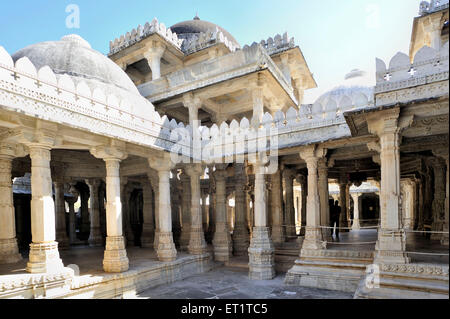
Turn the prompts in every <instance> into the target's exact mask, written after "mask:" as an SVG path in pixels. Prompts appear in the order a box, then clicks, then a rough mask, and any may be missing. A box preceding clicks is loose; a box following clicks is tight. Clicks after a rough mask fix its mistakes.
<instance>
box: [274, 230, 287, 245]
mask: <svg viewBox="0 0 450 319" xmlns="http://www.w3.org/2000/svg"><path fill="white" fill-rule="evenodd" d="M272 241H273V242H274V243H276V244H282V243H284V242H285V241H286V234H285V232H284V227H283V226H272Z"/></svg>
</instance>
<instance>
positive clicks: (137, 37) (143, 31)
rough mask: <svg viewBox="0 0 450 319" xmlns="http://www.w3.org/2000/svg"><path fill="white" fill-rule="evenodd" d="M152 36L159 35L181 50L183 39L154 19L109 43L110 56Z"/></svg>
mask: <svg viewBox="0 0 450 319" xmlns="http://www.w3.org/2000/svg"><path fill="white" fill-rule="evenodd" d="M152 34H159V35H160V36H162V37H163V38H164V39H165V40H166V41H167V42H168V43H170V44H171V45H173V46H175V47H176V48H178V49H181V45H182V44H183V39H179V38H178V36H177V34H176V33H174V32H172V30H170V29H168V28H167V27H166V26H165V24H164V23H159V22H158V19H156V18H154V19H153V20H152V22H151V23H148V22H147V23H146V24H145V25H144V26H141V25H139V26H138V27H137V28H136V29H133V30H132V31H131V32H127V33H126V34H125V35H122V36H120V38H118V39H115V40H114V41H110V42H109V54H108V55H109V56H111V55H113V54H116V53H117V52H119V51H121V50H123V49H125V48H127V47H129V46H132V45H133V44H135V43H136V42H139V41H141V40H143V39H145V38H147V37H148V36H150V35H152Z"/></svg>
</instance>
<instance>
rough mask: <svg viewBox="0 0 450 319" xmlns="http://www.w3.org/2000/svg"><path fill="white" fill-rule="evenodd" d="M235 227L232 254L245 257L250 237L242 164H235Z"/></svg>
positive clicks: (245, 177)
mask: <svg viewBox="0 0 450 319" xmlns="http://www.w3.org/2000/svg"><path fill="white" fill-rule="evenodd" d="M234 176H235V183H236V188H235V189H236V191H235V216H236V220H235V225H234V231H233V253H234V255H235V256H241V255H245V254H246V253H247V251H248V246H249V244H250V237H249V232H248V228H247V225H246V214H247V198H246V192H245V188H246V184H247V176H246V173H245V167H244V165H243V164H235V173H234Z"/></svg>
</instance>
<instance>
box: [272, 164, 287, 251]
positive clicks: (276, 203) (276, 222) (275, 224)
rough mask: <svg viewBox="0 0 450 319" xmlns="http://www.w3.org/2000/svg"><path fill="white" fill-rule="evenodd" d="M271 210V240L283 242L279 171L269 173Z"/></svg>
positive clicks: (284, 234) (284, 235) (284, 239)
mask: <svg viewBox="0 0 450 319" xmlns="http://www.w3.org/2000/svg"><path fill="white" fill-rule="evenodd" d="M271 182H272V191H271V197H272V201H271V206H272V207H271V211H272V240H273V242H274V243H284V242H285V241H286V233H285V231H284V230H285V228H284V227H283V210H282V203H281V196H282V188H281V176H280V171H277V172H276V173H275V174H273V175H271Z"/></svg>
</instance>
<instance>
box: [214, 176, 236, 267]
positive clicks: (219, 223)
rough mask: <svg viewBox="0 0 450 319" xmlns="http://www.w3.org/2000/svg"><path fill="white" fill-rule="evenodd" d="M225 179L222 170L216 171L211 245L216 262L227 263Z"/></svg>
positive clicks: (229, 245)
mask: <svg viewBox="0 0 450 319" xmlns="http://www.w3.org/2000/svg"><path fill="white" fill-rule="evenodd" d="M226 177H227V173H226V171H225V170H224V169H216V171H215V173H214V179H215V181H216V216H215V218H216V229H215V233H214V239H213V245H214V256H215V259H216V260H217V261H228V260H229V258H230V256H231V252H232V246H231V235H230V232H229V230H228V224H227V205H226Z"/></svg>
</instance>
